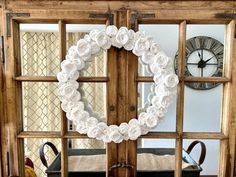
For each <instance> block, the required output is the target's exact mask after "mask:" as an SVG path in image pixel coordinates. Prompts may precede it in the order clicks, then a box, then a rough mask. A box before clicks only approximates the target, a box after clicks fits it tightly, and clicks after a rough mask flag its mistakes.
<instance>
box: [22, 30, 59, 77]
mask: <svg viewBox="0 0 236 177" xmlns="http://www.w3.org/2000/svg"><path fill="white" fill-rule="evenodd" d="M20 41H21V70H22V75H30V76H54V75H56V74H57V73H58V72H59V71H60V59H59V35H58V32H21V33H20Z"/></svg>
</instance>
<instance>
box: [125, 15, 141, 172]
mask: <svg viewBox="0 0 236 177" xmlns="http://www.w3.org/2000/svg"><path fill="white" fill-rule="evenodd" d="M131 18H132V17H131V11H127V19H128V20H127V27H128V28H131V27H132V24H131V20H130V19H131ZM133 30H134V31H137V30H138V23H137V20H136V21H135V25H134V29H133ZM126 53H127V56H126V57H127V58H126V61H127V63H126V65H127V66H126V67H127V73H126V78H127V80H126V82H127V87H126V89H127V90H126V93H127V94H128V95H127V97H128V98H127V106H126V110H127V111H126V112H127V118H126V120H125V121H126V122H129V120H131V119H133V118H137V110H138V108H137V105H138V100H137V99H138V88H137V82H135V78H137V77H138V58H137V56H135V55H134V54H133V53H132V52H127V51H126ZM132 107H133V108H134V109H131V108H132ZM126 162H127V163H128V164H131V165H132V166H133V167H134V168H133V169H131V170H130V171H128V170H127V171H126V176H127V177H136V176H137V140H136V141H130V140H129V141H127V143H126Z"/></svg>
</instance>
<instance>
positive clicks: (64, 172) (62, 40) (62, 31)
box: [58, 20, 68, 177]
mask: <svg viewBox="0 0 236 177" xmlns="http://www.w3.org/2000/svg"><path fill="white" fill-rule="evenodd" d="M58 25H59V52H60V53H59V57H60V61H61V62H62V61H63V60H64V59H65V56H66V25H65V23H64V22H63V21H62V20H60V21H59V23H58ZM67 127H68V126H67V118H66V114H65V112H64V111H63V110H61V135H62V136H64V135H65V134H66V133H67ZM61 176H62V177H68V144H67V139H66V138H63V137H62V138H61Z"/></svg>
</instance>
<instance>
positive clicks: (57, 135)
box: [17, 131, 61, 139]
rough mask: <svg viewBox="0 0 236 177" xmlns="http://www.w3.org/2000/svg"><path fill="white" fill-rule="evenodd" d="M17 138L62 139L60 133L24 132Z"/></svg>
mask: <svg viewBox="0 0 236 177" xmlns="http://www.w3.org/2000/svg"><path fill="white" fill-rule="evenodd" d="M17 138H20V139H22V138H61V133H60V132H42V131H24V132H21V133H19V134H18V135H17Z"/></svg>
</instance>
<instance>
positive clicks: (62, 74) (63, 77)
mask: <svg viewBox="0 0 236 177" xmlns="http://www.w3.org/2000/svg"><path fill="white" fill-rule="evenodd" d="M68 79H69V75H68V74H67V73H65V72H62V71H61V72H59V73H57V80H58V81H59V82H66V81H68Z"/></svg>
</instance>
